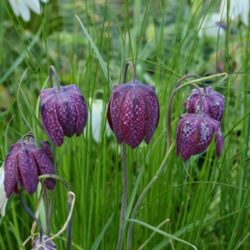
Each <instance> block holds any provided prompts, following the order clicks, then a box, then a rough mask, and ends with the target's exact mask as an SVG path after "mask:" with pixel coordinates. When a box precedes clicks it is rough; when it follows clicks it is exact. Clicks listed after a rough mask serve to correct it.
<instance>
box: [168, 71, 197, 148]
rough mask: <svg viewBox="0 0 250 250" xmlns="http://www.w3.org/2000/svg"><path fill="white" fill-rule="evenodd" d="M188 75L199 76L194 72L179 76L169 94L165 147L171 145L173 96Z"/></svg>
mask: <svg viewBox="0 0 250 250" xmlns="http://www.w3.org/2000/svg"><path fill="white" fill-rule="evenodd" d="M190 77H195V78H199V76H198V75H195V74H188V75H185V76H183V77H181V78H180V79H179V80H178V81H177V83H176V85H175V88H174V90H173V92H172V93H171V96H170V101H169V106H168V111H167V148H169V147H170V145H171V115H172V110H173V102H174V97H175V95H176V93H177V92H178V90H179V87H180V85H181V83H182V82H183V81H184V80H186V79H187V78H190ZM197 88H199V87H198V86H197Z"/></svg>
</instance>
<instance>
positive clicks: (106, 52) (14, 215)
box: [0, 0, 250, 250]
mask: <svg viewBox="0 0 250 250" xmlns="http://www.w3.org/2000/svg"><path fill="white" fill-rule="evenodd" d="M218 8H219V1H202V0H195V1H188V0H179V1H174V0H135V1H128V0H125V1H121V0H110V1H105V0H88V1H87V0H84V1H80V0H72V1H66V0H60V1H59V0H58V1H54V0H51V1H50V3H49V4H47V5H46V6H44V12H43V14H42V15H41V16H36V15H32V21H30V22H28V23H25V22H23V21H22V20H21V19H19V18H16V17H15V16H14V15H13V13H12V10H11V9H10V7H9V4H8V1H1V2H0V65H1V67H0V109H1V113H0V118H1V119H0V160H1V161H4V159H5V156H6V154H7V152H8V149H9V146H10V145H11V144H12V143H15V141H17V140H18V139H19V138H20V137H21V136H22V135H23V134H24V133H26V132H28V131H30V130H32V131H33V133H34V134H35V135H36V139H37V140H41V139H46V135H45V134H44V132H43V131H42V130H41V128H40V125H39V122H38V120H37V119H36V116H37V113H38V112H37V111H38V108H37V102H38V96H39V92H40V90H41V89H42V87H43V86H49V84H48V82H47V78H48V68H49V65H51V64H53V65H54V66H55V67H56V68H57V70H58V74H59V77H60V79H61V82H62V83H63V84H67V83H75V84H77V85H78V86H79V88H80V89H81V91H82V93H83V94H84V96H85V98H86V100H88V99H89V98H90V97H91V98H95V96H96V92H98V91H102V93H103V94H102V97H103V101H104V102H105V103H107V102H108V99H109V97H110V93H111V91H110V86H113V85H115V84H117V83H119V82H121V75H122V71H123V67H124V64H125V62H126V61H127V60H133V61H134V62H135V64H136V70H137V78H138V79H139V80H140V81H142V82H147V83H150V84H152V85H154V86H155V88H156V92H157V95H158V97H159V102H160V110H161V116H160V121H159V125H158V128H157V129H156V131H155V134H154V136H153V139H152V142H151V143H150V145H148V146H146V145H144V144H143V145H142V146H140V147H139V148H137V149H135V150H131V149H128V167H129V208H128V210H127V218H130V213H129V212H131V207H133V205H134V204H135V201H136V200H137V198H138V196H139V194H140V193H141V192H142V190H143V189H144V188H145V186H146V185H147V184H148V183H149V182H150V180H151V179H152V178H153V176H154V174H155V173H156V171H157V169H158V168H159V166H160V164H161V162H162V160H163V159H164V156H165V154H166V114H167V107H168V102H169V97H170V94H171V91H172V90H173V87H174V85H175V83H176V81H177V79H178V78H179V77H180V76H182V75H184V74H187V73H196V74H199V75H201V76H205V75H209V74H214V73H216V72H217V71H218V65H220V66H221V67H222V70H223V71H225V72H227V73H228V74H229V77H228V79H227V80H226V81H224V82H223V83H220V84H216V82H207V84H213V86H214V87H215V89H216V90H217V91H219V92H221V93H222V94H223V95H225V96H226V110H225V115H224V118H223V122H222V128H223V133H224V136H225V145H224V149H223V154H222V156H221V157H220V158H216V157H215V156H214V151H215V147H214V143H213V144H212V145H210V147H209V149H208V150H207V152H206V153H205V154H203V155H202V156H195V157H192V158H191V160H190V161H189V163H188V167H187V166H185V165H184V163H183V161H182V160H181V159H180V158H178V157H177V156H176V153H175V150H173V151H172V152H171V154H170V156H169V159H168V161H167V164H166V166H165V171H164V172H163V174H162V175H161V176H160V177H159V179H158V180H157V182H156V183H155V185H154V186H153V188H152V189H151V190H150V192H149V193H148V194H147V195H146V198H145V200H144V201H143V203H142V206H141V207H140V210H139V213H138V216H137V217H136V219H137V220H139V221H142V222H144V223H147V224H149V225H152V226H154V227H159V228H160V229H161V230H162V231H165V232H167V233H168V234H171V235H173V236H175V237H178V238H180V239H183V240H185V241H187V242H189V243H191V244H193V245H195V246H196V247H197V248H198V249H228V250H232V249H249V248H250V240H249V239H250V237H249V236H250V223H249V221H250V217H249V216H250V212H249V206H250V199H249V198H250V196H249V192H250V186H249V183H250V174H249V155H250V149H249V134H250V126H249V125H250V118H249V114H250V109H249V105H250V104H249V94H250V84H249V72H250V70H249V67H250V65H249V55H250V50H249V42H250V37H249V34H250V33H249V32H250V26H248V27H246V26H243V25H240V24H237V23H235V22H228V23H227V27H228V28H227V29H226V33H225V35H224V36H219V37H216V38H208V37H207V38H206V37H204V38H200V37H198V30H199V28H200V20H201V19H202V17H203V16H204V15H207V14H208V13H210V12H213V11H215V10H216V9H218ZM75 15H78V16H79V18H80V20H81V22H82V24H83V27H81V25H80V23H79V22H78V20H77V19H76V17H75ZM230 27H231V28H233V29H234V30H235V32H231V31H230V30H231V29H230ZM87 34H88V35H89V36H88V35H87ZM98 52H99V53H98ZM190 90H191V88H190V87H187V88H185V89H184V90H183V91H181V92H180V93H178V95H177V96H176V98H175V103H174V110H173V114H172V117H173V122H172V138H174V136H175V128H176V124H177V122H178V118H179V116H180V115H181V114H182V113H184V109H183V103H184V100H185V98H186V97H187V96H188V94H189V92H190ZM88 106H89V109H90V110H91V106H90V105H88ZM105 119H106V118H105V113H103V124H102V125H103V130H102V131H103V134H102V141H101V143H99V144H97V143H96V142H95V141H94V140H93V138H92V134H91V124H89V125H88V126H87V127H86V128H85V134H84V135H82V136H80V137H78V138H75V137H74V138H72V139H66V140H65V143H64V144H63V146H62V147H61V148H54V152H55V155H56V167H57V173H58V175H60V176H63V177H64V178H65V179H66V180H68V181H69V182H70V183H71V185H72V188H73V191H74V192H75V194H76V204H75V208H74V214H73V246H74V249H115V246H116V241H117V237H118V227H119V210H120V202H121V193H122V183H121V154H120V151H121V149H120V146H119V145H117V143H116V139H115V137H114V136H112V137H111V138H106V136H105V122H104V121H105ZM187 172H188V173H187ZM27 199H28V200H29V205H30V206H31V207H32V209H33V210H35V209H36V205H37V199H38V198H37V195H33V196H32V197H27ZM50 199H51V201H52V206H53V213H52V220H51V234H54V233H56V232H57V231H58V230H59V229H60V228H61V226H62V225H63V223H64V221H65V219H66V216H67V196H66V192H65V189H64V187H62V185H60V184H59V183H58V185H57V186H56V189H55V191H54V192H51V193H50ZM129 223H130V222H128V223H127V224H129ZM31 225H32V221H31V220H30V218H29V217H28V215H27V214H26V213H25V212H24V211H23V209H22V207H21V206H20V202H19V199H18V197H17V196H13V197H11V199H10V200H9V202H8V206H7V211H6V216H5V217H4V218H0V249H21V248H22V242H23V241H24V240H25V239H26V238H27V237H28V236H29V235H30V228H31ZM126 238H127V237H126V234H125V237H124V249H126ZM55 243H56V244H57V247H58V249H65V247H66V235H65V234H63V235H62V236H61V237H60V238H57V239H56V240H55ZM143 244H144V245H143ZM132 246H133V249H142V248H140V247H141V246H144V248H143V249H153V250H156V249H178V250H179V249H189V248H190V247H189V246H188V245H186V244H183V243H181V242H178V241H175V240H173V239H171V238H169V237H166V236H164V235H161V234H159V233H158V232H157V231H156V230H155V229H153V230H152V229H149V228H146V227H145V226H143V225H139V224H136V225H135V231H134V234H133V244H132ZM30 248H31V246H30V245H28V246H27V249H30ZM190 249H191V248H190Z"/></svg>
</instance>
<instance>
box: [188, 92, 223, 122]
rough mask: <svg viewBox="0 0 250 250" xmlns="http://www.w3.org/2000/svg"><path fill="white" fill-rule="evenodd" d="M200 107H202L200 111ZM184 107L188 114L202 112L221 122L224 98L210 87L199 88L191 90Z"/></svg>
mask: <svg viewBox="0 0 250 250" xmlns="http://www.w3.org/2000/svg"><path fill="white" fill-rule="evenodd" d="M201 98H202V100H201ZM200 105H202V107H201V110H200ZM185 107H186V110H187V112H188V113H199V111H202V112H203V113H205V114H207V115H209V116H210V117H211V118H213V119H215V120H217V121H221V119H222V116H223V113H224V107H225V97H224V96H223V95H221V94H220V93H218V92H216V91H214V90H213V89H212V88H211V87H206V88H199V90H198V89H193V90H192V92H191V95H190V96H189V97H188V98H187V101H186V102H185Z"/></svg>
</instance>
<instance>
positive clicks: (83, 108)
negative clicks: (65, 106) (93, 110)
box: [71, 95, 88, 136]
mask: <svg viewBox="0 0 250 250" xmlns="http://www.w3.org/2000/svg"><path fill="white" fill-rule="evenodd" d="M71 101H72V103H73V105H74V106H75V112H76V124H75V133H76V135H77V136H79V135H81V133H82V131H83V129H84V127H85V125H86V123H87V120H88V110H87V105H86V102H85V99H84V97H83V96H81V95H74V96H73V95H71Z"/></svg>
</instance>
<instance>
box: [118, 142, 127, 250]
mask: <svg viewBox="0 0 250 250" xmlns="http://www.w3.org/2000/svg"><path fill="white" fill-rule="evenodd" d="M122 175H123V192H122V205H121V213H120V228H119V235H118V241H117V248H116V249H117V250H119V249H122V239H123V234H124V229H125V219H126V218H125V215H126V207H127V198H128V167H127V156H126V144H125V143H123V144H122Z"/></svg>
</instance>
